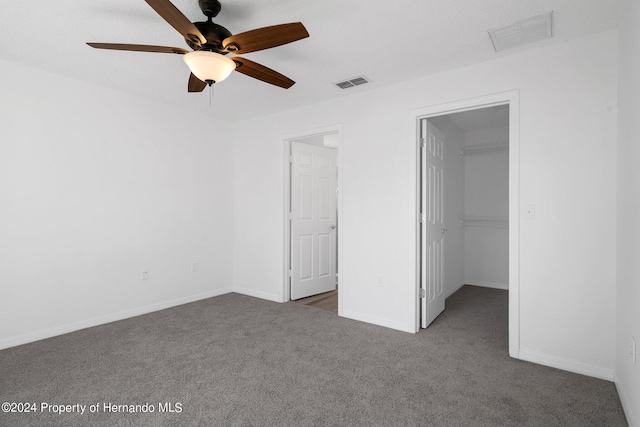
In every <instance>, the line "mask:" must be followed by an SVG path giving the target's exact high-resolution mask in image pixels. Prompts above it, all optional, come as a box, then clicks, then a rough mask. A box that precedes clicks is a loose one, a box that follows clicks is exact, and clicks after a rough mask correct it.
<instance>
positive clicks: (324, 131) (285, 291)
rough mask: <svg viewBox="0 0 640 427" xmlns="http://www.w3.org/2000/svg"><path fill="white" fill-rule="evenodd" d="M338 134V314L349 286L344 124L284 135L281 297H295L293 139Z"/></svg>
mask: <svg viewBox="0 0 640 427" xmlns="http://www.w3.org/2000/svg"><path fill="white" fill-rule="evenodd" d="M331 134H336V135H337V136H338V138H337V139H338V148H337V149H336V151H337V155H338V156H337V161H336V166H337V169H338V177H337V188H338V194H337V200H336V207H337V220H338V233H337V235H336V238H337V239H338V266H337V267H338V269H339V270H336V274H337V276H338V278H339V285H340V286H339V288H338V316H342V291H343V290H344V289H345V284H344V282H343V281H342V277H343V274H342V271H344V270H343V268H344V262H343V256H342V255H343V253H344V251H343V250H342V242H343V237H342V236H343V231H344V226H343V224H344V223H343V221H342V123H338V124H334V125H328V126H322V127H318V128H313V129H308V130H302V131H298V132H292V133H288V134H285V135H281V137H280V139H281V140H282V144H283V148H284V150H283V151H284V188H283V200H284V205H283V209H282V220H283V225H284V227H283V228H284V242H283V243H284V244H283V246H284V265H283V271H282V273H283V280H282V289H281V290H280V300H281V301H282V302H287V301H290V300H291V292H290V288H289V282H290V281H289V269H290V262H291V232H290V224H289V212H290V211H291V163H290V162H289V156H290V155H291V141H297V140H301V139H306V138H312V137H318V136H324V135H331Z"/></svg>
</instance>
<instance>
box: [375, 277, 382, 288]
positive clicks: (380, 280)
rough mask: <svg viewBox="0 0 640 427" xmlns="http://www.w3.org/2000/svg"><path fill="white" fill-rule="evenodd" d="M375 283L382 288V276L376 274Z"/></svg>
mask: <svg viewBox="0 0 640 427" xmlns="http://www.w3.org/2000/svg"><path fill="white" fill-rule="evenodd" d="M376 283H377V285H378V287H379V288H381V287H382V275H380V274H378V277H377V278H376Z"/></svg>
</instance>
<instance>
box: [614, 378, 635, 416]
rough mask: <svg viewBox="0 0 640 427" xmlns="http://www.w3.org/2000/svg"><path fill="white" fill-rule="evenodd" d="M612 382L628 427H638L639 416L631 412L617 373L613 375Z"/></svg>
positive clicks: (631, 409) (625, 392) (629, 402)
mask: <svg viewBox="0 0 640 427" xmlns="http://www.w3.org/2000/svg"><path fill="white" fill-rule="evenodd" d="M614 382H615V384H616V390H618V396H620V403H622V409H623V410H624V415H625V416H626V417H627V423H628V424H629V427H640V415H638V414H635V413H634V412H633V405H631V400H630V399H629V395H628V394H627V391H626V389H625V388H624V387H622V385H621V384H620V380H619V379H618V374H617V373H615V374H614Z"/></svg>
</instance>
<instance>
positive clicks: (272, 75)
mask: <svg viewBox="0 0 640 427" xmlns="http://www.w3.org/2000/svg"><path fill="white" fill-rule="evenodd" d="M232 59H233V61H234V62H235V63H236V64H237V65H238V66H237V67H236V71H237V72H239V73H242V74H244V75H246V76H249V77H253V78H254V79H258V80H262V81H263V82H266V83H269V84H272V85H275V86H280V87H282V88H285V89H289V88H290V87H291V86H293V85H294V84H295V82H294V81H293V80H291V79H290V78H289V77H287V76H283V75H282V74H280V73H279V72H277V71H274V70H272V69H271V68H268V67H265V66H264V65H260V64H258V63H257V62H253V61H249V60H248V59H245V58H240V57H235V58H232Z"/></svg>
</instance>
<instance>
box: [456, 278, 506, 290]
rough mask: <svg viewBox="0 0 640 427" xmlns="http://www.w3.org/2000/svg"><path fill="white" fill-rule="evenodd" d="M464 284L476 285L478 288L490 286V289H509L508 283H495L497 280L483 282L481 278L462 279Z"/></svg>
mask: <svg viewBox="0 0 640 427" xmlns="http://www.w3.org/2000/svg"><path fill="white" fill-rule="evenodd" d="M464 284H465V285H469V286H478V287H480V288H491V289H502V290H504V291H508V290H509V284H508V283H497V282H485V281H482V280H467V279H465V281H464Z"/></svg>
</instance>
